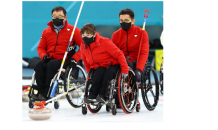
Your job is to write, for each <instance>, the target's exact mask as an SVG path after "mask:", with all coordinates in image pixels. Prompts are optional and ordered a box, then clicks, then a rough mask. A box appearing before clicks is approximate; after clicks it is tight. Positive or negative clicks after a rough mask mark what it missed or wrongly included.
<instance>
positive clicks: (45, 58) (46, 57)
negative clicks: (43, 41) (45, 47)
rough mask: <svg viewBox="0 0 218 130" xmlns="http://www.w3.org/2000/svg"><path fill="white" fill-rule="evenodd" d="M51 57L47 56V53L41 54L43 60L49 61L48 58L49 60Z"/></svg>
mask: <svg viewBox="0 0 218 130" xmlns="http://www.w3.org/2000/svg"><path fill="white" fill-rule="evenodd" d="M51 59H52V58H51V57H48V56H47V55H44V56H43V60H44V61H45V62H47V63H48V62H49V61H50V60H51Z"/></svg>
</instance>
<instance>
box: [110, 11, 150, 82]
mask: <svg viewBox="0 0 218 130" xmlns="http://www.w3.org/2000/svg"><path fill="white" fill-rule="evenodd" d="M119 18H120V25H121V28H120V29H119V30H117V31H116V32H114V33H113V35H112V38H111V40H112V41H113V43H114V44H115V45H117V47H118V48H120V50H122V51H123V53H124V55H125V57H130V58H131V59H130V60H129V61H128V65H129V66H130V67H131V68H132V69H133V70H134V71H135V74H136V76H135V81H136V82H140V81H141V73H142V71H143V69H144V66H145V64H146V61H147V59H148V54H149V40H148V34H147V32H146V31H143V30H142V29H141V28H140V27H137V26H135V25H134V23H135V19H134V12H133V11H132V10H131V9H123V10H121V11H120V13H119ZM140 42H141V50H140V52H139V48H140Z"/></svg>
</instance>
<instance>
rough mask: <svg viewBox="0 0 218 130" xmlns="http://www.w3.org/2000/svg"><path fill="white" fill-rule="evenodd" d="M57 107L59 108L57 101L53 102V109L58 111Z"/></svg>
mask: <svg viewBox="0 0 218 130" xmlns="http://www.w3.org/2000/svg"><path fill="white" fill-rule="evenodd" d="M59 106H60V104H59V102H58V101H55V102H54V108H55V109H58V108H59Z"/></svg>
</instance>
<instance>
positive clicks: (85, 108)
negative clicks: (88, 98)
mask: <svg viewBox="0 0 218 130" xmlns="http://www.w3.org/2000/svg"><path fill="white" fill-rule="evenodd" d="M82 114H83V115H86V114H87V107H86V106H82Z"/></svg>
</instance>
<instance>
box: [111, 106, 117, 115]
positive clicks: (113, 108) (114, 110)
mask: <svg viewBox="0 0 218 130" xmlns="http://www.w3.org/2000/svg"><path fill="white" fill-rule="evenodd" d="M112 114H113V115H116V114H117V107H116V105H114V106H113V107H112Z"/></svg>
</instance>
